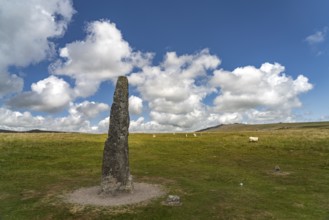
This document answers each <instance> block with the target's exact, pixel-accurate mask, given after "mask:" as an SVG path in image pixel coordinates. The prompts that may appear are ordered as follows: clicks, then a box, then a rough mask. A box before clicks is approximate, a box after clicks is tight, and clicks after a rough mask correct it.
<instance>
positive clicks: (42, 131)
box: [0, 129, 66, 133]
mask: <svg viewBox="0 0 329 220" xmlns="http://www.w3.org/2000/svg"><path fill="white" fill-rule="evenodd" d="M0 133H66V132H64V131H46V130H39V129H32V130H28V131H15V130H6V129H0Z"/></svg>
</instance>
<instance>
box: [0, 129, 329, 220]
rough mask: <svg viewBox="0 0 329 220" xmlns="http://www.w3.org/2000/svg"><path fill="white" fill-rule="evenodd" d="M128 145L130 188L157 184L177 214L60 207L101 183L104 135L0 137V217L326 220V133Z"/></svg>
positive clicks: (147, 139) (167, 138)
mask: <svg viewBox="0 0 329 220" xmlns="http://www.w3.org/2000/svg"><path fill="white" fill-rule="evenodd" d="M249 136H258V137H259V139H260V140H259V142H258V143H249V142H248V137H249ZM129 138H130V139H129V146H130V164H131V172H132V174H133V175H134V178H135V181H140V182H148V183H157V184H162V185H163V186H164V187H165V188H166V189H167V191H168V194H177V195H179V196H181V198H182V202H183V205H182V206H180V207H166V206H162V205H161V201H163V200H164V199H165V198H159V199H156V200H154V201H152V202H151V203H149V204H148V205H144V206H143V205H142V206H125V207H119V208H107V207H93V206H79V205H74V204H67V203H64V202H63V199H62V197H63V195H65V194H66V193H68V192H71V191H73V190H75V189H77V188H80V187H86V186H94V185H97V184H99V182H100V173H101V161H102V151H103V144H104V141H105V139H106V135H92V134H69V133H65V134H61V133H54V134H52V133H46V134H19V133H16V134H0V219H1V220H2V219H19V220H21V219H184V220H185V219H307V220H309V219H329V130H328V129H312V128H307V129H305V128H304V129H298V130H294V129H283V130H281V129H279V130H268V131H242V132H221V133H203V134H202V136H200V135H199V136H198V137H196V138H195V137H192V135H190V137H188V138H186V137H185V134H176V135H173V134H157V137H156V138H152V135H151V134H130V136H129ZM275 165H279V166H280V167H281V170H282V175H274V174H273V168H274V167H275ZM240 183H243V186H240Z"/></svg>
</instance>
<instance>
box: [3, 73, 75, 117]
mask: <svg viewBox="0 0 329 220" xmlns="http://www.w3.org/2000/svg"><path fill="white" fill-rule="evenodd" d="M71 99H72V90H71V88H70V85H69V84H68V83H67V82H66V81H64V80H63V79H60V78H57V77H56V76H50V77H48V78H46V79H43V80H40V81H39V82H37V83H33V84H32V85H31V91H29V92H23V93H21V94H19V95H17V96H15V97H14V98H12V99H11V100H9V101H8V103H7V104H8V105H9V106H11V107H13V108H27V109H32V110H35V111H43V112H57V111H60V110H63V109H64V108H65V107H67V106H68V105H69V103H70V102H71Z"/></svg>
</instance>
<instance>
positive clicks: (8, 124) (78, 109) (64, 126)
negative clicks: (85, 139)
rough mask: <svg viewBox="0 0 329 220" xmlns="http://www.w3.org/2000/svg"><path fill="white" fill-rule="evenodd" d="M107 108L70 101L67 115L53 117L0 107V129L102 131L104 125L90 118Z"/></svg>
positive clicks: (85, 102)
mask: <svg viewBox="0 0 329 220" xmlns="http://www.w3.org/2000/svg"><path fill="white" fill-rule="evenodd" d="M108 110H109V106H108V105H107V104H104V103H96V102H88V101H84V102H82V103H75V104H74V103H71V104H70V106H69V110H68V112H69V114H68V115H67V116H64V117H57V118H53V117H43V116H34V115H32V114H31V113H30V112H27V111H26V112H20V111H12V110H9V109H6V108H0V129H9V130H29V129H44V130H55V131H80V132H103V130H104V129H105V125H104V127H101V126H100V125H97V124H96V125H93V124H92V122H91V120H92V119H93V118H96V117H97V116H98V115H99V114H100V113H102V112H104V111H108ZM107 125H108V124H107ZM98 127H99V128H98Z"/></svg>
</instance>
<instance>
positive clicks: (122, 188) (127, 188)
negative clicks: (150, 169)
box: [99, 175, 134, 196]
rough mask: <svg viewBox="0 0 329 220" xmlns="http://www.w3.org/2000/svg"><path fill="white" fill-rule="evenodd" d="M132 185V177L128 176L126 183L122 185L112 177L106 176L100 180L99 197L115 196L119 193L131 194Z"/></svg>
mask: <svg viewBox="0 0 329 220" xmlns="http://www.w3.org/2000/svg"><path fill="white" fill-rule="evenodd" d="M133 192H134V184H133V177H132V175H130V176H129V178H128V181H127V183H126V184H125V185H124V184H122V183H121V182H118V181H117V179H116V178H114V177H113V176H107V177H104V178H103V179H102V182H101V188H100V191H99V194H100V195H112V196H116V195H118V194H120V193H133Z"/></svg>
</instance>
